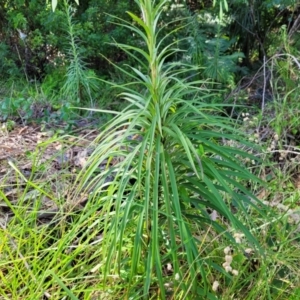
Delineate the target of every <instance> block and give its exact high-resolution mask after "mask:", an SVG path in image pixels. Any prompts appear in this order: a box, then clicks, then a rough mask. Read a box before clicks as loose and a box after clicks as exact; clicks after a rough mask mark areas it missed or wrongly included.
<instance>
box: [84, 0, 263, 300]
mask: <svg viewBox="0 0 300 300" xmlns="http://www.w3.org/2000/svg"><path fill="white" fill-rule="evenodd" d="M166 3H167V1H166V0H162V1H160V2H159V3H157V4H156V5H154V4H153V3H152V2H150V1H142V0H141V1H137V4H138V5H139V8H140V10H141V16H142V17H139V16H138V15H135V14H133V13H129V15H130V16H131V18H132V20H133V23H132V22H123V23H122V26H123V27H125V28H128V29H130V30H131V31H132V32H134V33H135V34H136V35H138V36H139V38H140V39H141V40H142V41H143V44H144V45H146V49H145V50H144V48H138V47H135V46H131V45H127V44H118V46H119V47H120V48H121V49H122V50H123V51H125V53H127V54H128V55H130V56H131V57H132V58H133V59H135V60H136V64H137V65H138V66H141V68H140V69H139V68H137V67H130V69H129V71H128V70H127V69H124V68H118V70H119V71H121V72H124V73H125V74H126V75H128V76H129V77H130V78H131V81H129V82H128V83H126V84H124V85H122V86H119V85H116V88H120V89H121V90H122V93H121V97H122V98H123V99H125V100H127V101H128V102H129V106H128V107H126V108H125V109H124V110H122V111H121V112H120V113H117V112H111V113H113V114H116V117H115V118H114V119H112V120H111V121H109V122H108V123H107V124H106V125H105V127H104V128H103V129H102V131H101V134H100V135H99V136H98V138H97V141H98V144H97V148H96V150H95V151H94V153H93V154H92V156H91V158H90V160H89V162H88V164H87V168H85V169H83V170H82V172H81V174H80V176H79V178H80V181H79V182H78V184H79V189H80V192H82V191H84V193H89V194H90V195H91V196H90V199H89V202H90V205H91V206H98V207H101V214H100V219H101V220H102V222H103V224H104V232H103V242H102V244H101V245H102V252H101V257H100V258H99V259H100V260H102V261H105V266H103V272H104V276H105V278H104V279H105V281H109V275H110V274H115V272H118V274H119V275H120V276H121V277H122V278H123V280H125V282H126V293H127V297H131V296H134V297H135V298H137V297H142V295H148V294H149V292H150V290H151V289H152V287H153V286H155V287H157V286H158V287H159V291H160V292H159V297H161V298H162V299H165V298H166V297H167V293H168V291H167V289H166V286H165V284H167V283H168V282H169V281H170V280H171V281H172V283H173V286H172V292H171V293H175V292H176V291H181V295H186V294H187V293H188V291H190V293H192V294H193V295H195V297H200V296H201V297H206V296H208V295H209V297H210V298H212V299H213V298H214V297H213V295H212V294H211V293H210V292H209V289H210V288H209V286H208V281H207V279H206V278H207V269H206V265H209V266H210V267H212V265H211V263H210V262H209V261H207V260H205V259H204V258H203V257H201V252H200V251H199V247H200V244H201V242H200V241H199V240H198V239H197V238H196V237H195V236H194V227H197V228H199V230H200V231H201V232H202V231H204V232H205V231H206V230H208V228H210V227H212V228H214V230H215V231H216V232H218V233H221V234H225V236H227V237H228V238H229V239H232V237H231V236H230V234H228V232H227V231H228V230H229V231H235V230H239V231H242V232H243V233H244V234H245V236H246V238H247V240H248V241H249V242H251V243H253V244H256V241H255V239H254V238H253V236H252V235H251V234H250V232H249V231H248V229H247V228H246V226H245V225H244V224H243V223H242V222H240V221H239V220H238V219H237V218H236V216H235V215H234V214H233V213H232V211H231V209H230V205H234V206H236V207H237V209H238V210H239V211H240V212H241V214H243V218H244V220H245V222H244V223H246V222H249V223H251V220H249V219H248V218H247V215H248V214H247V210H248V209H250V208H251V207H252V206H254V207H255V205H254V202H252V201H251V200H250V199H255V196H254V195H252V194H251V193H250V192H249V191H248V190H247V189H246V188H244V187H243V186H242V184H241V182H242V181H243V180H250V181H251V180H254V181H259V180H258V179H257V178H256V177H255V176H253V175H252V174H251V173H250V172H248V171H247V169H246V168H244V167H243V166H241V165H240V161H239V158H240V157H245V158H251V159H255V157H253V156H252V155H250V154H248V153H246V152H243V151H241V150H239V149H236V148H232V147H229V146H226V145H225V144H223V145H222V141H224V142H225V140H235V141H238V142H239V143H246V142H245V141H243V139H242V138H241V136H240V134H239V133H238V131H236V130H234V129H233V124H232V123H231V121H230V120H229V119H228V118H222V117H218V116H217V115H214V114H213V113H214V112H215V111H217V110H218V106H217V105H213V104H207V103H206V102H205V101H204V100H205V98H210V97H213V96H211V95H210V94H209V92H210V91H209V90H205V89H202V88H199V86H201V85H202V84H205V83H206V82H205V81H188V80H187V79H179V78H182V77H183V78H184V76H181V75H182V74H185V73H190V72H191V71H195V70H198V68H197V67H194V68H192V67H190V66H187V65H186V64H180V63H173V64H172V63H171V64H166V59H167V58H168V56H170V55H173V54H174V53H175V52H176V51H178V50H177V49H176V47H175V45H174V44H175V43H176V42H175V43H174V44H169V45H167V46H162V45H163V43H162V42H163V39H164V38H167V36H166V37H162V38H159V37H160V35H159V25H158V24H159V21H160V17H161V14H162V11H163V9H164V7H165V5H166ZM132 24H133V25H132ZM144 70H145V71H144ZM136 86H140V87H141V88H140V89H137V88H136ZM187 94H189V99H188V100H185V96H186V95H187ZM134 137H136V138H134ZM250 146H251V145H250ZM252 146H253V145H252ZM99 165H100V166H102V170H101V172H100V173H98V168H99ZM208 208H210V209H211V210H213V211H215V212H216V213H217V214H219V215H220V216H222V217H224V218H225V219H226V220H228V222H229V223H230V225H228V226H226V225H225V223H223V224H222V222H219V221H215V220H213V219H212V218H211V216H210V214H209V213H208V212H207V209H208ZM258 212H259V211H258ZM246 220H247V221H246ZM133 228H134V230H133ZM226 232H227V233H226ZM128 239H132V241H133V244H132V246H129V244H128V242H127V241H128ZM128 248H129V249H128ZM168 263H170V264H171V266H172V275H171V276H172V277H168V278H166V277H165V275H164V273H163V266H164V265H166V264H168ZM199 276H200V277H201V280H198V279H197V278H198V277H199ZM139 278H142V279H141V280H139ZM140 281H142V282H143V287H142V288H139V284H140ZM153 293H154V294H155V292H153ZM154 297H158V295H157V294H156V296H154Z"/></svg>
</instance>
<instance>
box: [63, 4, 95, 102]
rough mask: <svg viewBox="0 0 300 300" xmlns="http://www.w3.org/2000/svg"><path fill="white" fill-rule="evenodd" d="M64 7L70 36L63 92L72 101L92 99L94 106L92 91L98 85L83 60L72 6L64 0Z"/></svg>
mask: <svg viewBox="0 0 300 300" xmlns="http://www.w3.org/2000/svg"><path fill="white" fill-rule="evenodd" d="M64 8H65V15H66V22H67V31H68V36H69V45H68V47H69V48H68V50H69V51H68V61H69V66H68V68H67V74H66V77H67V78H66V82H65V84H64V86H63V89H62V90H63V94H64V95H65V96H66V97H68V99H71V102H73V103H74V102H82V100H85V99H88V100H90V103H91V107H93V97H92V91H94V90H96V89H97V85H96V84H95V82H93V79H90V77H89V76H91V75H94V73H93V71H91V70H89V69H88V68H87V66H86V64H85V63H84V61H83V60H82V57H81V55H80V46H79V42H78V40H76V33H75V24H74V23H73V21H72V7H71V6H70V5H69V3H68V1H67V0H64Z"/></svg>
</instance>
